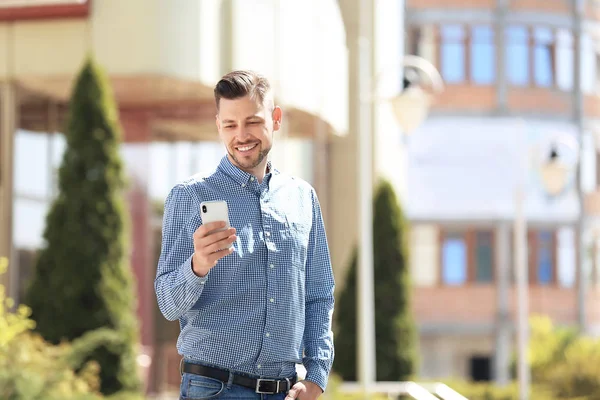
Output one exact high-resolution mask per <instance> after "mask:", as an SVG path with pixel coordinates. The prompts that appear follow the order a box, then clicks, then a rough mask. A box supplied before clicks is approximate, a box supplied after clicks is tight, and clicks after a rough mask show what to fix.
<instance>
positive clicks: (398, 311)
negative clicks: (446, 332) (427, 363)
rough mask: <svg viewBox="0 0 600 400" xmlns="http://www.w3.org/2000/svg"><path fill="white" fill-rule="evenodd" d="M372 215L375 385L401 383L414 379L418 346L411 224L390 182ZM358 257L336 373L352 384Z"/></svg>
mask: <svg viewBox="0 0 600 400" xmlns="http://www.w3.org/2000/svg"><path fill="white" fill-rule="evenodd" d="M373 214H374V215H373V250H374V259H373V262H374V281H375V335H376V348H375V353H376V360H377V361H376V369H377V380H378V381H398V380H403V379H408V378H410V377H412V376H414V375H415V374H416V369H417V363H418V357H417V352H418V350H417V347H418V346H417V332H416V327H415V323H414V320H413V316H412V311H411V302H410V298H411V282H410V271H409V264H408V260H409V253H408V230H407V223H406V221H405V218H404V215H403V213H402V210H401V209H400V207H399V205H398V201H397V198H396V195H395V194H394V190H393V188H392V186H391V185H390V184H389V183H388V182H386V181H382V182H380V184H379V185H378V187H377V190H376V192H375V199H374V206H373ZM357 257H358V251H356V250H355V251H354V253H353V256H352V262H351V265H350V268H349V270H348V275H347V278H346V284H345V286H344V289H343V292H342V293H341V294H340V297H339V301H338V304H339V306H338V307H337V311H336V315H337V318H336V322H337V324H336V325H337V326H336V331H337V332H336V360H335V363H334V367H333V368H334V370H335V372H337V373H338V374H339V375H340V376H341V377H342V378H343V379H344V380H348V381H354V380H356V379H357V357H356V356H357V354H356V343H357V334H356V319H357V313H356V312H357V311H356V298H357V293H356V289H357V285H356V284H357V281H356V269H357Z"/></svg>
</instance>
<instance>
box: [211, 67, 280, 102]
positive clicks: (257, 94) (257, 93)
mask: <svg viewBox="0 0 600 400" xmlns="http://www.w3.org/2000/svg"><path fill="white" fill-rule="evenodd" d="M270 92H271V84H270V83H269V81H268V80H267V78H265V77H264V76H262V75H259V74H257V73H256V72H253V71H243V70H238V71H232V72H230V73H228V74H226V75H224V76H223V77H222V78H221V80H220V81H219V82H217V85H216V86H215V90H214V93H215V103H216V106H217V110H219V103H220V101H221V99H228V100H235V99H238V98H240V97H244V96H247V95H250V98H251V99H258V100H259V101H260V102H261V103H263V102H264V101H265V99H266V98H267V96H268V95H269V93H270Z"/></svg>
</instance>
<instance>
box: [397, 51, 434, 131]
mask: <svg viewBox="0 0 600 400" xmlns="http://www.w3.org/2000/svg"><path fill="white" fill-rule="evenodd" d="M402 66H403V68H404V77H403V80H404V83H403V91H402V92H401V93H400V94H399V95H397V96H395V97H393V98H391V99H389V102H390V104H391V106H392V110H393V111H394V116H395V117H396V120H397V121H398V124H399V125H400V128H402V131H403V133H404V134H407V135H408V134H411V133H412V132H413V131H414V130H415V129H416V128H417V127H418V126H419V125H421V123H422V122H423V121H424V120H425V118H427V114H428V113H429V109H430V108H431V104H432V103H433V101H434V98H435V96H436V95H439V94H440V93H441V92H442V91H443V90H444V81H443V79H442V76H441V75H440V73H439V72H438V70H437V69H436V68H435V66H434V65H433V64H432V63H430V62H429V61H427V60H425V59H424V58H421V57H418V56H414V55H407V56H404V59H403V62H402ZM424 78H425V79H424Z"/></svg>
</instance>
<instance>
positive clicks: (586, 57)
mask: <svg viewBox="0 0 600 400" xmlns="http://www.w3.org/2000/svg"><path fill="white" fill-rule="evenodd" d="M597 57H598V55H597V53H596V49H595V48H594V41H593V40H592V38H591V37H590V35H589V34H583V35H582V36H581V90H582V91H583V92H584V93H586V94H591V93H594V91H595V89H596V79H597V78H596V74H597V68H596V65H597V64H596V63H597Z"/></svg>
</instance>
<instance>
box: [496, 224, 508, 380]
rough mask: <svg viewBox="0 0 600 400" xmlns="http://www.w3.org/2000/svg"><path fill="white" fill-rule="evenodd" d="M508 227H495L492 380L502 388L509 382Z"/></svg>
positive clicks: (504, 225)
mask: <svg viewBox="0 0 600 400" xmlns="http://www.w3.org/2000/svg"><path fill="white" fill-rule="evenodd" d="M510 232H511V231H510V225H509V224H508V223H505V222H502V223H500V224H498V225H497V227H496V234H495V241H496V243H495V246H494V247H495V248H496V254H495V264H496V293H497V306H496V329H495V336H496V354H495V355H494V380H495V382H496V384H498V385H501V386H504V385H507V384H508V383H509V381H510V358H511V354H512V351H511V350H512V346H511V330H512V329H511V319H510V269H511V262H510V260H511V258H510V237H511V235H510Z"/></svg>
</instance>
